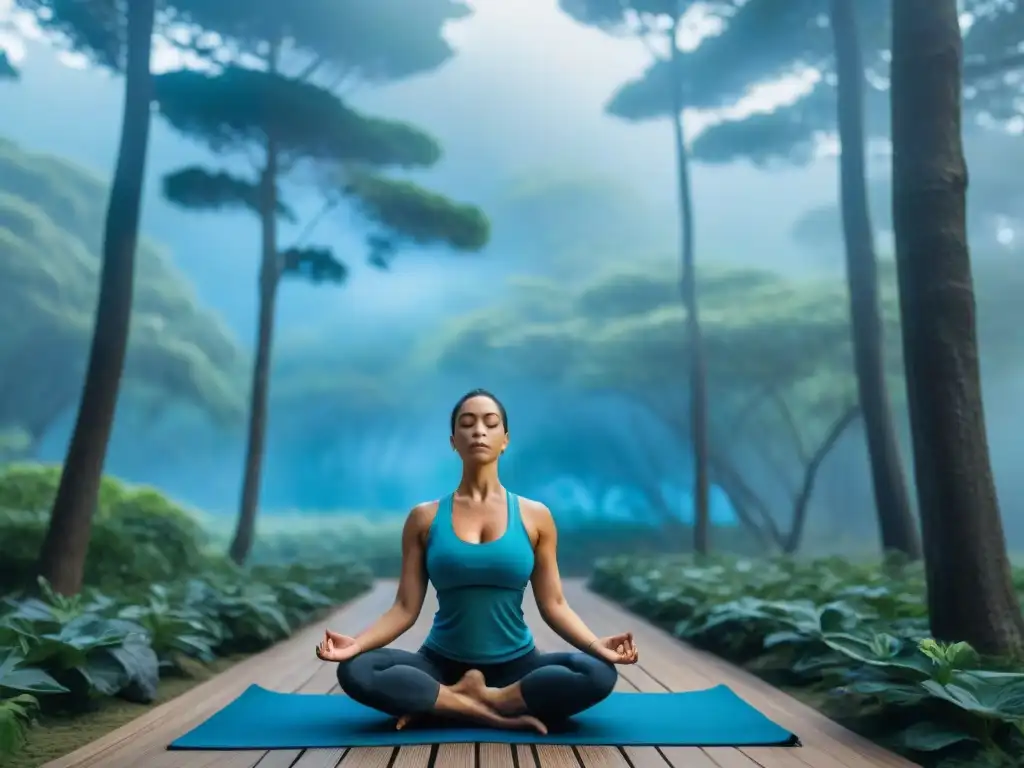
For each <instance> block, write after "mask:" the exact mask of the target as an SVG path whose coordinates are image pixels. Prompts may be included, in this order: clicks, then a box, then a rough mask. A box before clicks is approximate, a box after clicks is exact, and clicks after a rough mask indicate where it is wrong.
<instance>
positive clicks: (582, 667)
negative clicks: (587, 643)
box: [573, 653, 619, 701]
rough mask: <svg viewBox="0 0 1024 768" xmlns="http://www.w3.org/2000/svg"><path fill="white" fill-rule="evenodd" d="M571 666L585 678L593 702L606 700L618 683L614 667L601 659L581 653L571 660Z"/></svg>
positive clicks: (617, 674)
mask: <svg viewBox="0 0 1024 768" xmlns="http://www.w3.org/2000/svg"><path fill="white" fill-rule="evenodd" d="M573 666H574V667H576V670H575V671H577V672H579V673H580V674H582V675H584V676H585V677H586V678H587V682H588V687H589V688H590V690H591V692H592V695H593V696H594V700H595V701H601V700H603V699H605V698H607V697H608V696H609V695H610V694H611V692H612V691H613V690H615V686H616V684H617V683H618V682H619V672H618V670H617V669H615V665H614V664H611V663H609V662H607V661H604V660H603V659H597V658H594V657H593V656H590V655H588V654H585V653H581V654H577V655H575V657H574V658H573Z"/></svg>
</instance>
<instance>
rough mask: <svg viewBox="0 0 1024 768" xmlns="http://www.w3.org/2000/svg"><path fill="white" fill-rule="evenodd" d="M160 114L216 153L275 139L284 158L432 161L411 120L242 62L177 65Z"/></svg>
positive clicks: (161, 87)
mask: <svg viewBox="0 0 1024 768" xmlns="http://www.w3.org/2000/svg"><path fill="white" fill-rule="evenodd" d="M155 83H156V101H157V104H158V105H159V108H160V114H161V115H162V116H163V118H164V119H165V120H167V122H168V123H169V124H170V125H171V127H173V128H174V129H175V130H177V131H180V132H181V133H183V134H185V135H186V136H190V137H192V138H195V139H198V140H200V141H203V142H205V143H206V144H207V145H209V147H210V148H211V149H212V150H213V151H215V152H218V153H222V152H225V151H232V152H245V151H247V150H250V149H253V148H260V149H262V148H263V147H264V146H265V144H266V137H267V135H271V136H273V137H274V140H275V141H276V142H277V145H278V148H279V150H280V151H281V153H282V154H283V155H284V157H286V158H292V157H294V158H295V159H304V160H305V159H308V160H312V161H318V160H329V161H332V162H339V163H345V162H360V163H368V164H370V165H373V166H377V167H388V166H396V167H402V168H417V167H426V166H430V165H433V164H434V163H436V162H437V161H438V159H440V156H441V150H440V148H439V147H438V145H437V143H436V142H435V141H434V139H433V138H431V137H430V136H428V135H426V134H425V133H423V132H422V131H419V130H417V129H415V128H412V127H410V126H408V125H406V124H405V123H401V122H397V121H394V120H384V119H381V118H372V117H367V116H365V115H361V114H359V113H358V112H356V111H355V110H353V109H352V108H350V107H348V106H347V105H346V104H345V103H344V102H343V101H342V100H341V99H339V98H338V97H337V96H336V95H334V94H333V93H331V92H330V91H327V90H325V89H323V88H321V87H319V86H316V85H313V84H312V83H309V82H306V81H304V80H300V79H295V78H288V77H284V76H282V75H276V74H273V73H270V72H263V71H260V70H255V69H245V68H242V67H227V68H225V69H223V70H222V71H219V72H216V73H210V72H203V71H199V70H187V69H186V70H179V71H177V72H168V73H167V74H163V75H158V76H157V77H156V78H155Z"/></svg>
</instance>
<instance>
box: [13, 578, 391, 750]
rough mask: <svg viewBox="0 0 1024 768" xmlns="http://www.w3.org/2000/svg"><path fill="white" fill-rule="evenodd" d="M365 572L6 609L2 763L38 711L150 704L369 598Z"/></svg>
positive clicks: (152, 590) (156, 589) (38, 600)
mask: <svg viewBox="0 0 1024 768" xmlns="http://www.w3.org/2000/svg"><path fill="white" fill-rule="evenodd" d="M371 583H372V574H370V572H369V571H368V570H367V569H366V568H365V567H363V566H359V565H353V564H345V563H336V564H333V565H332V566H331V567H330V568H321V569H313V568H307V567H301V566H294V567H290V568H281V567H278V568H270V567H264V568H257V569H251V570H243V569H238V568H234V567H232V566H229V565H221V566H219V567H212V568H211V569H210V570H208V571H207V572H205V573H203V574H202V575H200V576H195V577H192V578H188V579H183V580H178V581H173V582H167V583H158V584H152V585H149V586H148V589H147V591H146V593H145V594H144V595H143V596H142V598H141V599H139V598H137V597H136V596H132V597H127V598H126V597H125V596H111V595H105V594H102V593H100V592H97V591H94V590H87V591H86V592H85V593H83V594H82V595H80V596H77V597H74V598H65V597H62V596H60V595H58V594H55V593H53V592H52V590H50V589H49V587H48V585H47V584H46V583H45V582H41V583H40V584H39V587H40V590H41V597H8V598H6V599H5V600H4V601H3V602H2V604H0V756H3V755H4V754H11V753H13V752H14V751H15V750H16V749H17V748H18V747H19V746H20V744H21V743H22V742H23V740H24V735H25V730H26V728H27V727H28V726H29V725H30V723H31V721H32V718H33V715H34V713H35V712H36V711H44V712H72V713H73V712H77V711H82V710H83V709H87V708H90V707H92V706H94V705H95V703H96V701H97V700H98V699H101V698H102V697H110V696H117V697H120V698H124V699H127V700H129V701H135V702H140V703H149V702H151V701H153V700H154V698H155V697H156V694H157V686H158V683H159V679H160V677H161V676H166V675H169V674H181V673H183V671H184V670H185V663H186V660H192V661H194V662H199V663H206V662H210V661H213V660H214V659H215V658H217V657H225V656H233V655H236V654H238V653H245V652H254V651H258V650H261V649H263V648H266V647H268V646H270V645H272V644H273V643H275V642H277V641H279V640H282V639H284V638H286V637H288V636H289V635H291V634H292V633H293V632H294V631H295V630H296V629H297V628H298V627H300V626H302V625H304V624H306V623H308V622H309V621H311V620H313V619H314V618H316V617H317V616H319V615H321V614H322V612H323V611H324V610H325V609H327V608H329V607H330V606H332V605H336V604H338V603H340V602H343V601H345V600H348V599H350V598H352V597H354V596H356V595H358V594H359V593H361V592H363V591H364V590H366V589H367V588H369V586H370V584H371Z"/></svg>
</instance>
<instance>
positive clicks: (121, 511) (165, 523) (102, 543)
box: [0, 464, 207, 592]
mask: <svg viewBox="0 0 1024 768" xmlns="http://www.w3.org/2000/svg"><path fill="white" fill-rule="evenodd" d="M59 481H60V467H59V466H40V465H36V464H23V465H18V464H15V465H10V466H8V467H5V468H4V469H3V470H0V590H4V589H6V590H11V589H23V588H27V587H29V586H31V584H32V583H33V582H34V579H35V567H36V557H37V555H38V553H39V549H40V547H41V545H42V541H43V537H44V536H45V533H46V525H47V522H48V520H49V513H50V508H51V505H52V503H53V500H54V498H55V496H56V493H57V486H58V483H59ZM205 545H206V533H205V529H204V528H203V526H202V524H201V522H200V521H199V519H198V518H197V517H196V516H194V515H193V514H192V513H190V512H188V511H186V510H184V509H183V508H181V507H179V506H177V505H175V504H173V503H172V502H171V501H169V500H168V499H167V498H166V497H164V496H163V495H162V494H160V493H158V492H157V491H155V490H153V489H151V488H145V487H130V486H127V485H125V484H123V483H121V482H119V481H118V480H116V479H114V478H111V477H109V476H108V477H104V478H103V479H102V481H101V484H100V493H99V503H98V506H97V510H96V517H95V520H94V525H93V531H92V538H91V541H90V547H89V557H88V559H87V561H86V575H85V583H86V584H89V585H92V586H97V587H102V588H104V589H114V590H117V591H120V592H124V591H125V590H128V589H130V588H131V587H132V585H133V583H134V582H138V581H141V582H143V583H149V582H159V581H166V580H169V579H173V578H175V577H176V576H178V575H180V574H182V573H189V572H193V571H195V569H197V568H199V567H202V566H203V565H204V564H205V563H206V562H207V560H206V557H205V555H204V553H203V550H204V546H205Z"/></svg>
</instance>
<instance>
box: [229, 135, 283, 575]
mask: <svg viewBox="0 0 1024 768" xmlns="http://www.w3.org/2000/svg"><path fill="white" fill-rule="evenodd" d="M277 163H278V156H277V146H276V144H275V143H274V140H273V139H272V138H271V139H268V141H267V164H266V167H265V168H264V169H263V176H262V179H261V183H260V223H261V226H262V229H263V232H262V255H261V259H260V276H259V321H258V324H257V326H258V327H257V331H256V360H255V362H254V364H253V371H252V391H251V395H250V399H249V430H248V440H247V443H246V449H245V471H244V476H243V479H242V497H241V501H240V502H239V509H238V519H237V521H236V523H235V535H234V538H233V539H232V540H231V547H230V548H229V550H228V554H229V555H230V557H231V559H232V560H233V561H234V562H235V563H237V564H238V565H243V564H244V563H245V561H246V559H247V558H248V557H249V552H251V551H252V545H253V542H254V541H255V539H256V514H257V511H258V510H259V503H260V482H261V480H262V477H263V453H264V444H265V442H266V433H267V400H268V398H269V393H270V356H271V350H272V346H273V336H274V315H275V314H276V307H277V284H278V281H279V280H280V277H281V264H280V259H279V256H278V251H277Z"/></svg>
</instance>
